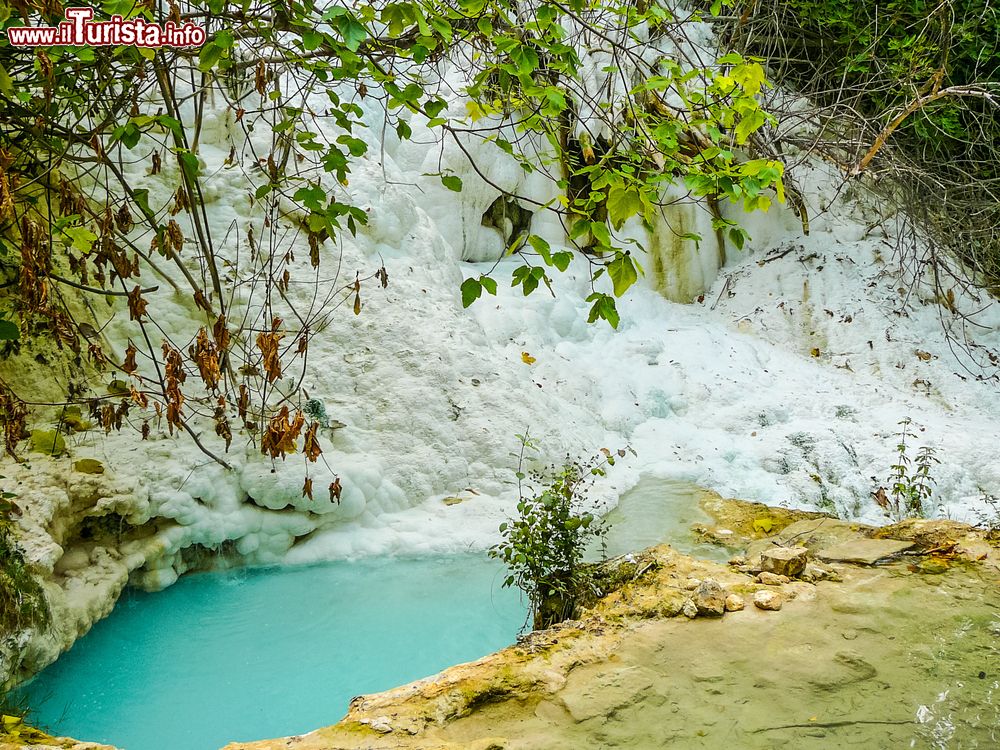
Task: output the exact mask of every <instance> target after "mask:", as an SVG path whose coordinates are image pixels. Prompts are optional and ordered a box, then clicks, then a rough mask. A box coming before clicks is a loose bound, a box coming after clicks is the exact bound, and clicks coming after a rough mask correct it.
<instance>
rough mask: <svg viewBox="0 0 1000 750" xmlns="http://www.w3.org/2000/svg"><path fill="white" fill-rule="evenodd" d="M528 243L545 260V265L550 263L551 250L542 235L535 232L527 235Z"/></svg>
mask: <svg viewBox="0 0 1000 750" xmlns="http://www.w3.org/2000/svg"><path fill="white" fill-rule="evenodd" d="M528 244H529V245H531V247H532V248H533V249H534V251H535V252H536V253H538V255H539V256H540V257H541V259H542V260H543V261H544V262H545V265H547V266H551V265H552V252H551V249H550V248H549V243H548V242H546V241H545V240H544V239H543V238H542V237H539V236H538V235H537V234H532V235H528Z"/></svg>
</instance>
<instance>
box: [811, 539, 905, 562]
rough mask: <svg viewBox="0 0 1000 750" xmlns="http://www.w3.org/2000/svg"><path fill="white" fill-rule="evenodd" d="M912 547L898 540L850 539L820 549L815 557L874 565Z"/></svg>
mask: <svg viewBox="0 0 1000 750" xmlns="http://www.w3.org/2000/svg"><path fill="white" fill-rule="evenodd" d="M912 546H913V542H901V541H899V540H898V539H851V540H849V541H846V542H841V543H840V544H835V545H833V546H832V547H827V548H826V549H822V550H820V551H819V552H817V553H816V556H817V557H819V558H820V559H823V560H831V561H834V562H850V563H861V564H862V565H874V564H875V563H877V562H878V561H879V560H882V559H884V558H886V557H891V556H892V555H896V554H899V553H900V552H902V551H903V550H908V549H910V547H912Z"/></svg>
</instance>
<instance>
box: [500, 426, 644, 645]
mask: <svg viewBox="0 0 1000 750" xmlns="http://www.w3.org/2000/svg"><path fill="white" fill-rule="evenodd" d="M522 444H523V446H526V447H530V445H531V444H530V441H529V440H528V439H527V438H524V439H523V440H522ZM521 455H522V458H523V450H522V454H521ZM617 455H618V456H619V457H622V456H624V455H625V451H623V450H620V451H618V453H617ZM614 464H615V455H614V454H612V453H611V451H609V450H607V449H603V450H602V451H601V452H600V453H599V454H598V455H596V456H595V457H593V458H591V459H590V460H588V461H586V462H583V463H580V462H577V461H570V460H567V462H566V463H565V464H564V465H563V466H562V467H559V468H556V467H551V468H550V470H549V471H548V472H544V473H543V472H535V473H533V474H532V476H531V477H530V480H529V482H528V483H527V485H526V484H524V483H523V481H524V480H525V475H524V474H523V472H521V470H520V466H519V467H518V474H517V476H518V492H519V500H518V503H517V517H516V518H513V519H509V520H507V521H505V522H504V523H502V524H501V525H500V533H501V535H502V536H503V541H501V542H499V543H498V544H496V545H494V546H493V547H492V548H491V549H490V552H489V554H490V557H493V558H496V559H499V560H502V561H503V562H504V563H506V565H507V567H508V568H509V569H510V573H509V575H508V576H507V577H506V578H505V579H504V582H503V585H504V586H505V587H510V586H517V587H518V588H519V589H521V590H522V591H523V592H524V593H525V594H526V595H527V597H528V601H529V603H530V605H531V613H532V616H533V620H534V626H535V628H536V629H540V628H546V627H549V626H550V625H553V624H555V623H557V622H561V621H562V620H566V619H569V618H571V617H573V615H574V613H575V612H576V610H577V607H578V606H579V604H580V603H581V602H582V601H584V600H585V599H586V598H587V597H588V596H590V595H591V594H593V593H596V588H595V586H594V572H595V571H594V568H595V566H594V565H592V564H588V563H587V562H585V560H584V556H585V554H586V552H587V550H588V549H590V548H592V546H593V544H594V543H595V542H598V543H600V544H601V549H602V552H603V549H604V547H603V539H604V536H605V535H606V534H607V532H608V529H609V525H608V524H607V523H606V522H605V521H602V520H600V519H599V518H598V517H597V516H595V514H594V512H593V510H594V509H593V506H592V505H591V504H590V503H589V501H588V499H587V496H588V493H589V490H590V489H591V487H592V486H593V482H594V480H595V479H596V478H597V477H601V476H604V475H605V471H606V467H609V466H614ZM538 488H541V489H538Z"/></svg>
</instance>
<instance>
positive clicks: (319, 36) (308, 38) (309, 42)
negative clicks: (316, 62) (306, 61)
mask: <svg viewBox="0 0 1000 750" xmlns="http://www.w3.org/2000/svg"><path fill="white" fill-rule="evenodd" d="M325 39H326V36H325V35H324V34H323V33H322V32H319V31H314V30H312V29H310V30H308V31H304V32H303V33H302V48H303V49H304V50H305V51H306V52H312V51H313V50H315V49H319V47H320V46H321V45H322V44H323V42H324V41H325Z"/></svg>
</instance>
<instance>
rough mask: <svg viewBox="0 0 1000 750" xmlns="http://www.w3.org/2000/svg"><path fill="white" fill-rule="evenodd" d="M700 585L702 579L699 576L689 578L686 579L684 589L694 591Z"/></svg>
mask: <svg viewBox="0 0 1000 750" xmlns="http://www.w3.org/2000/svg"><path fill="white" fill-rule="evenodd" d="M700 585H701V581H700V580H698V579H697V578H688V579H687V580H686V581H684V590H685V591H694V590H695V589H696V588H698V587H699V586H700Z"/></svg>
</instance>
